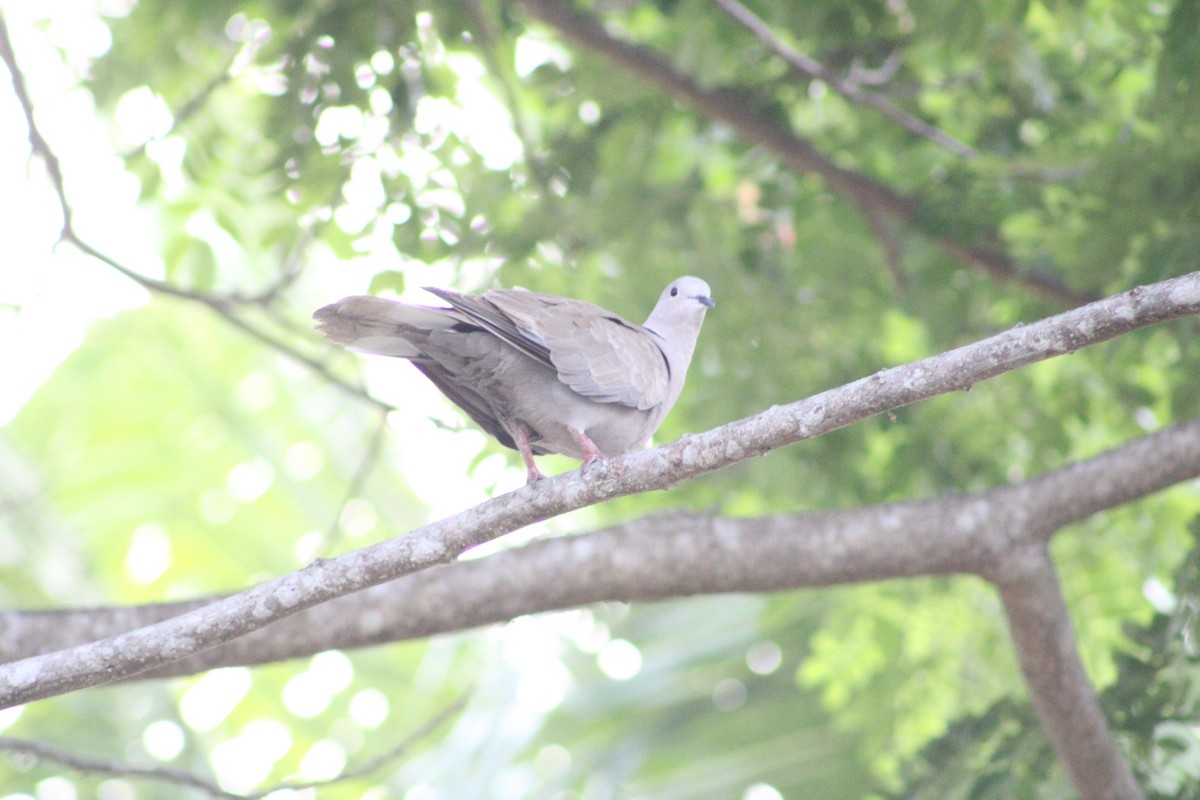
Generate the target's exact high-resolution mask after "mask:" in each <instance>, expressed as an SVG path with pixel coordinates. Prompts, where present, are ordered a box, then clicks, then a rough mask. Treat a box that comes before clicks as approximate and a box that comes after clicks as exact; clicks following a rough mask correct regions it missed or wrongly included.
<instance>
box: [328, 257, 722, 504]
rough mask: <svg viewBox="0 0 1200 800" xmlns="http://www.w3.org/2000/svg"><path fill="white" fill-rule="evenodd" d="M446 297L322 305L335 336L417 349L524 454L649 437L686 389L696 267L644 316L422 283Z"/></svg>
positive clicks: (450, 390)
mask: <svg viewBox="0 0 1200 800" xmlns="http://www.w3.org/2000/svg"><path fill="white" fill-rule="evenodd" d="M426 291H428V292H430V293H431V294H434V295H436V296H437V297H439V298H441V299H442V300H443V301H445V302H446V303H448V304H449V307H448V308H446V307H432V306H422V305H412V304H409V303H401V302H397V301H394V300H387V299H384V298H381V297H370V296H363V295H358V296H352V297H345V298H343V299H341V300H338V301H337V302H335V303H332V304H330V305H327V306H324V307H323V308H320V309H317V311H316V312H315V313H314V314H313V318H314V319H316V321H317V328H318V329H319V330H320V331H321V332H322V333H323V334H325V336H326V338H328V339H329V340H330V341H332V342H334V343H336V344H340V345H343V346H345V347H346V348H348V349H350V350H354V351H358V352H362V353H368V354H375V355H382V356H393V357H396V358H403V359H407V360H408V361H410V362H411V363H412V364H413V365H414V366H415V367H416V368H417V369H419V370H420V371H421V372H422V373H424V375H425V376H426V377H427V378H428V379H429V380H430V381H432V382H433V384H434V385H435V386H436V387H437V388H438V389H439V390H441V392H442V393H443V394H445V395H446V397H448V398H449V399H450V400H451V401H453V402H454V404H455V405H457V406H458V407H459V408H461V409H462V410H463V411H464V412H466V414H467V416H469V417H470V418H471V419H472V420H474V421H475V423H476V424H477V425H479V426H480V427H481V428H483V429H484V430H485V431H487V433H488V434H490V435H491V436H493V437H495V438H496V439H497V440H498V441H499V442H500V443H501V444H502V445H504V446H505V447H509V448H512V449H514V450H516V451H517V452H519V453H520V454H521V459H522V461H524V463H525V472H526V477H527V479H528V482H529V483H534V482H535V481H538V480H540V479H541V478H542V473H541V472H540V471H539V470H538V467H537V464H536V463H535V462H534V458H533V457H534V456H535V455H545V454H547V453H559V454H562V455H566V456H570V457H572V458H576V459H579V460H580V461H582V462H583V465H582V466H583V467H585V468H586V467H588V466H589V465H590V464H592V463H594V462H595V461H597V460H598V459H601V458H604V457H605V456H615V455H620V454H621V453H626V452H628V451H630V450H633V449H636V448H639V447H642V446H644V445H645V444H646V442H647V441H649V439H650V437H651V436H652V435H653V434H654V432H655V431H657V430H658V428H659V426H660V425H661V424H662V422H663V419H664V418H665V417H666V416H667V412H669V411H670V410H671V407H672V406H674V405H675V401H676V400H678V399H679V394H680V392H681V391H682V390H683V382H684V378H685V377H686V376H687V371H688V366H689V365H690V364H691V361H692V353H693V352H694V350H695V348H696V340H697V338H698V337H699V334H700V326H701V324H702V323H703V322H704V314H705V312H706V311H708V309H710V308H712V307H713V306H714V305H715V303H714V302H713V299H712V292H711V290H710V289H709V287H708V284H707V283H705V282H704V281H703V280H701V279H700V278H695V277H691V276H685V277H682V278H678V279H676V280H674V281H672V282H671V284H670V285H669V286H667V288H665V289H664V290H663V292H662V294H661V295H660V296H659V298H658V303H657V304H656V305H655V306H654V310H653V311H651V312H650V316H649V318H647V320H646V322H645V324H642V325H635V324H634V323H632V322H627V321H626V320H624V319H622V318H621V317H619V316H618V315H616V314H614V313H613V312H611V311H608V310H606V309H603V308H601V307H599V306H596V305H592V304H591V303H588V302H585V301H583V300H574V299H571V298H568V297H558V296H556V295H551V294H540V293H537V292H530V291H525V290H523V289H493V290H491V291H488V292H485V293H483V294H460V293H458V292H452V291H449V290H447V289H435V288H426Z"/></svg>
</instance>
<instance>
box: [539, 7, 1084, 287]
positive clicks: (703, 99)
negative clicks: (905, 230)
mask: <svg viewBox="0 0 1200 800" xmlns="http://www.w3.org/2000/svg"><path fill="white" fill-rule="evenodd" d="M520 5H521V7H522V8H524V9H525V10H526V11H527V12H528V13H529V14H530V15H531V16H533V17H535V18H536V19H538V20H541V21H542V22H544V23H545V24H547V25H549V26H550V27H552V28H554V29H555V30H556V31H558V32H559V33H560V34H561V35H562V36H563V37H564V38H565V39H567V40H569V41H571V42H574V43H575V44H577V45H579V46H581V47H583V48H585V49H587V50H590V51H592V52H595V53H598V54H600V55H603V56H605V57H607V58H608V59H609V60H611V61H612V62H613V63H615V64H617V65H619V66H621V67H624V68H625V69H627V70H629V71H630V72H632V73H634V74H636V75H638V76H639V77H641V78H642V79H643V80H645V81H647V82H648V83H650V84H652V85H654V86H657V87H658V88H659V89H661V90H662V91H664V92H666V93H668V94H669V95H671V96H672V97H673V98H675V99H676V100H679V101H681V102H685V103H688V104H690V105H691V106H692V107H693V108H695V109H696V110H697V111H698V112H700V113H701V114H704V115H705V116H707V117H709V118H711V119H713V120H719V121H722V122H725V123H726V124H728V125H729V126H730V127H731V128H732V129H733V130H735V131H737V133H738V134H739V135H741V136H742V137H743V138H744V139H746V140H747V141H749V142H752V143H754V144H757V145H759V146H761V147H763V148H765V149H766V150H768V151H770V152H771V153H773V154H775V156H776V157H778V158H779V159H780V160H781V161H782V162H783V163H784V164H785V165H786V166H787V167H788V168H789V169H792V170H794V171H796V172H800V173H810V172H811V173H815V174H817V175H820V176H821V178H822V179H823V180H824V181H825V183H826V184H827V185H828V186H829V188H830V189H831V190H833V191H835V192H837V193H838V194H841V195H843V196H844V197H846V198H847V199H849V200H850V201H852V202H854V203H856V204H857V205H858V206H859V207H861V208H864V209H866V208H868V207H870V208H874V209H876V210H878V211H879V212H882V213H885V214H887V215H888V216H892V217H895V218H896V219H898V220H900V221H901V222H904V223H912V222H913V221H914V220H915V219H916V218H917V217H918V214H919V211H920V209H921V203H920V201H919V200H918V199H917V198H915V197H909V196H906V195H903V194H901V193H900V192H898V191H896V190H895V189H893V188H892V187H891V186H889V185H887V184H885V183H882V182H880V181H878V180H875V179H873V178H870V177H868V176H866V175H863V174H861V173H858V172H855V171H853V170H850V169H846V168H844V167H842V166H839V165H838V164H837V163H835V162H834V161H833V160H832V159H831V158H829V157H828V156H827V155H825V154H824V153H822V152H821V151H820V150H818V149H817V147H816V146H814V145H813V143H812V142H810V141H808V140H807V139H804V138H803V137H800V136H797V135H796V134H795V133H794V132H793V131H792V130H791V128H789V127H787V126H786V125H783V124H781V123H779V122H778V121H777V120H775V119H774V118H771V117H768V116H766V115H764V114H763V113H762V112H760V111H759V110H758V109H757V108H755V107H754V106H753V105H751V104H750V102H748V101H747V93H746V92H744V91H739V90H737V89H735V88H716V89H711V88H707V87H703V86H701V85H700V84H699V83H698V82H697V81H696V80H695V79H694V78H692V77H691V76H690V75H686V74H684V73H682V72H680V71H679V70H678V69H677V68H676V67H675V66H674V65H673V64H672V63H671V62H670V61H669V60H668V59H666V58H665V57H663V56H662V55H661V54H659V53H658V52H656V51H654V50H651V49H649V48H646V47H644V46H642V45H640V44H636V43H634V42H631V41H628V40H626V39H621V38H617V37H616V36H614V35H613V34H612V33H610V31H609V30H608V29H607V28H606V27H605V26H604V25H603V24H601V22H600V20H598V19H597V18H596V17H595V16H593V15H591V14H587V13H585V12H583V11H580V10H579V9H578V8H576V7H575V6H574V5H572V4H570V3H562V2H557V0H521V2H520ZM927 235H928V236H930V238H931V239H933V241H935V242H936V243H937V244H939V245H940V246H941V247H942V249H943V250H944V251H945V252H946V253H947V254H948V255H950V256H951V257H953V258H954V259H955V260H956V261H960V262H963V263H967V264H971V265H974V266H977V267H979V268H981V269H984V270H985V271H987V272H989V273H990V274H992V275H993V276H995V277H996V278H998V279H1001V280H1006V281H1013V282H1016V283H1019V284H1021V285H1024V286H1025V287H1027V288H1028V289H1030V290H1032V291H1034V292H1036V293H1038V294H1040V295H1042V296H1043V297H1046V298H1047V299H1049V300H1052V301H1054V302H1055V303H1059V304H1061V305H1066V306H1069V307H1075V306H1080V305H1084V304H1086V303H1089V302H1093V301H1095V300H1096V299H1098V297H1097V295H1096V294H1095V293H1092V292H1087V291H1079V290H1076V289H1074V288H1072V287H1071V286H1069V285H1068V284H1067V283H1066V282H1065V281H1063V279H1062V278H1060V277H1059V276H1057V275H1055V274H1052V273H1049V272H1046V271H1044V270H1038V269H1035V268H1032V267H1029V266H1028V265H1024V264H1020V263H1018V262H1017V261H1016V260H1015V259H1014V258H1013V257H1012V256H1010V255H1009V254H1007V253H1004V252H999V251H996V250H994V249H992V248H988V247H980V246H975V245H964V244H961V243H959V242H955V241H951V240H950V239H948V238H946V237H945V236H944V235H939V234H936V233H932V232H927ZM994 238H996V239H999V237H998V236H995V237H994Z"/></svg>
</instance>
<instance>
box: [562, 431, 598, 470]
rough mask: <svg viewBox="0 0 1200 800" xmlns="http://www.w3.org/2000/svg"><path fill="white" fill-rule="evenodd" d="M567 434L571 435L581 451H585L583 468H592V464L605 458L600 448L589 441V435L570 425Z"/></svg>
mask: <svg viewBox="0 0 1200 800" xmlns="http://www.w3.org/2000/svg"><path fill="white" fill-rule="evenodd" d="M567 432H568V433H570V434H571V438H572V439H574V440H575V444H577V445H579V449H580V450H582V451H583V466H585V467H587V466H590V465H591V464H592V463H594V462H596V461H599V460H600V459H602V458H604V453H601V452H600V448H599V447H596V443H595V442H593V441H592V440H591V439H589V438H588V435H587V434H586V433H584V432H583V431H581V430H579V428H576V427H573V426H571V425H568V426H567Z"/></svg>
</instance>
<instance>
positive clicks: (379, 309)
mask: <svg viewBox="0 0 1200 800" xmlns="http://www.w3.org/2000/svg"><path fill="white" fill-rule="evenodd" d="M448 312H449V309H443V308H429V307H427V306H414V305H408V304H407V303H398V302H396V301H394V300H385V299H383V298H382V297H368V296H365V295H358V296H354V297H344V298H342V299H341V300H338V301H337V302H336V303H331V304H330V305H327V306H324V307H322V308H319V309H317V311H316V312H315V313H314V314H313V319H315V320H316V321H317V329H318V330H320V331H321V333H323V334H325V337H326V338H327V339H329V340H330V341H332V342H335V343H337V344H340V345H343V346H345V347H347V348H349V349H351V350H357V351H360V352H363V353H373V354H376V355H381V356H396V357H399V358H417V357H418V356H420V355H421V350H420V347H419V346H418V345H417V344H416V343H415V342H414V339H415V340H420V339H423V338H424V336H423V335H422V334H423V333H424V332H427V331H431V330H445V329H447V328H451V327H453V326H454V325H455V323H456V322H457V320H456V319H455V318H454V317H453V316H452V315H451V314H450V313H448Z"/></svg>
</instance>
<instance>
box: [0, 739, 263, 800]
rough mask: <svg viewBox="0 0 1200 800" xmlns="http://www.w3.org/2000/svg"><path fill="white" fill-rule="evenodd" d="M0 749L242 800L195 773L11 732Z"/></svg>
mask: <svg viewBox="0 0 1200 800" xmlns="http://www.w3.org/2000/svg"><path fill="white" fill-rule="evenodd" d="M0 750H7V751H8V752H10V753H20V754H23V755H26V756H32V757H33V758H36V759H41V760H44V761H50V762H53V763H55V764H59V765H60V766H64V767H67V768H68V769H71V770H74V771H76V772H83V773H88V774H93V775H114V776H117V777H122V778H145V779H147V780H155V781H166V782H168V783H172V784H174V785H176V786H181V787H183V786H186V787H188V788H189V789H198V790H200V791H201V792H204V793H205V794H207V795H209V796H211V797H222V798H227V799H228V800H242V798H243V795H240V794H235V793H233V792H227V791H225V790H224V789H222V788H221V787H220V786H218V785H217V784H215V783H213V782H212V781H209V780H205V779H204V778H201V777H200V776H198V775H193V774H192V773H190V772H188V771H186V770H182V769H174V768H172V767H135V766H133V765H132V764H126V763H124V762H122V761H116V760H113V759H108V758H97V757H94V756H82V755H79V754H78V753H72V752H71V751H69V750H66V749H64V748H61V747H57V746H55V745H52V744H47V743H46V742H35V741H30V740H28V739H17V738H14V737H12V736H0Z"/></svg>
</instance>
